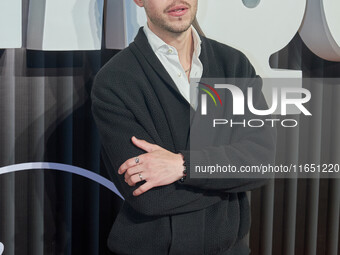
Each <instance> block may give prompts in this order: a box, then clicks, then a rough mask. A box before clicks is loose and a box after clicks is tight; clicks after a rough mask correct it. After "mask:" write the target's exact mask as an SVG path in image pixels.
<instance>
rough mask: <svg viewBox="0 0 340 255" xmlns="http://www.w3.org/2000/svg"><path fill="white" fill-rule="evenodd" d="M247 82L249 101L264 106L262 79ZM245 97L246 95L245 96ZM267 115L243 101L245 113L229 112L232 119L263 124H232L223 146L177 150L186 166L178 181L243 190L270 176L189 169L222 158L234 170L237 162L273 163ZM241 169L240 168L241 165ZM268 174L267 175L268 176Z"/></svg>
mask: <svg viewBox="0 0 340 255" xmlns="http://www.w3.org/2000/svg"><path fill="white" fill-rule="evenodd" d="M247 81H249V82H248V83H249V84H246V86H244V90H245V91H243V92H244V95H246V89H247V88H249V87H252V88H253V101H254V107H255V108H256V109H268V106H267V104H266V101H265V98H264V95H263V93H262V90H261V88H262V79H261V78H260V77H259V76H256V77H254V78H253V79H248V80H247ZM245 98H246V97H245ZM268 118H269V116H257V115H254V114H252V113H251V112H250V111H249V109H248V107H247V105H245V115H242V116H239V115H238V116H233V119H234V121H236V122H241V119H242V120H246V122H247V121H248V120H250V119H262V120H263V121H264V123H265V124H264V126H263V127H256V128H251V127H249V126H246V127H243V126H241V125H239V126H237V127H235V128H233V133H232V136H231V141H230V143H229V144H226V145H223V146H210V147H206V148H204V147H203V149H200V150H194V149H192V150H190V151H189V150H180V151H179V152H180V153H182V154H183V156H184V159H185V162H186V166H187V177H186V179H185V181H184V182H183V183H181V185H183V186H192V187H199V188H201V189H208V190H220V191H224V192H243V191H249V190H252V189H255V188H258V187H260V186H262V185H264V184H266V183H267V182H268V180H270V179H271V178H272V176H271V175H267V176H266V177H265V178H264V177H262V175H261V174H259V173H256V174H255V173H253V174H252V173H246V174H244V175H242V173H238V174H236V175H235V174H233V173H229V176H230V175H233V178H228V173H225V177H223V178H191V173H192V172H193V171H195V166H214V165H216V163H220V162H223V165H230V166H234V167H236V169H237V171H239V170H240V169H241V166H243V167H244V166H248V167H249V166H250V167H251V166H261V165H268V164H271V165H273V164H274V161H275V148H276V128H275V127H272V123H271V122H268V121H265V119H268ZM243 169H244V168H243ZM268 176H269V177H268Z"/></svg>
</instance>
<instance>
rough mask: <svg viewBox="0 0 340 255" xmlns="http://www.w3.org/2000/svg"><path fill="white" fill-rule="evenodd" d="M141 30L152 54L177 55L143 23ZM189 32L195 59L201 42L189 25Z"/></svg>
mask: <svg viewBox="0 0 340 255" xmlns="http://www.w3.org/2000/svg"><path fill="white" fill-rule="evenodd" d="M143 30H144V33H145V35H146V37H147V39H148V41H149V44H150V46H151V48H152V50H153V51H154V52H162V53H168V54H171V53H174V54H177V50H176V49H175V48H174V47H173V46H171V45H169V44H167V43H165V42H164V41H163V40H162V39H161V38H159V37H158V36H157V35H156V34H155V33H154V32H152V31H151V29H150V28H149V26H148V24H147V23H145V25H144V27H143ZM191 30H192V36H193V40H194V55H195V56H196V57H199V55H200V54H201V44H202V41H201V38H200V37H199V35H198V33H197V31H196V29H195V28H194V26H193V25H191ZM169 50H170V51H169Z"/></svg>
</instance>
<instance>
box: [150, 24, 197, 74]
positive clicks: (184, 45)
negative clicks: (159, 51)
mask: <svg viewBox="0 0 340 255" xmlns="http://www.w3.org/2000/svg"><path fill="white" fill-rule="evenodd" d="M148 27H149V28H150V30H151V31H152V32H153V33H155V34H156V35H157V36H158V37H159V38H161V39H162V40H163V41H164V42H165V43H167V44H169V45H171V46H173V47H174V48H176V50H177V52H178V56H179V60H180V62H181V64H182V66H183V68H184V69H185V70H186V69H188V68H189V67H190V65H191V61H192V55H193V52H194V43H193V39H192V29H191V27H189V29H188V30H186V31H184V32H182V33H173V32H170V31H166V30H164V29H161V28H159V27H157V26H154V25H153V24H152V22H150V21H148Z"/></svg>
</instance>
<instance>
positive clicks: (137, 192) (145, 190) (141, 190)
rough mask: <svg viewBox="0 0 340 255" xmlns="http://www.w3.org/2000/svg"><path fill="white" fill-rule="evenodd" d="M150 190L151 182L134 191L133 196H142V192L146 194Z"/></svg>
mask: <svg viewBox="0 0 340 255" xmlns="http://www.w3.org/2000/svg"><path fill="white" fill-rule="evenodd" d="M152 188H153V184H152V183H151V182H146V183H144V184H143V185H142V186H140V187H139V188H138V189H136V190H135V191H134V192H133V195H134V196H139V195H141V194H143V193H144V192H147V191H148V190H149V189H152Z"/></svg>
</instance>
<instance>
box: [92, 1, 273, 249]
mask: <svg viewBox="0 0 340 255" xmlns="http://www.w3.org/2000/svg"><path fill="white" fill-rule="evenodd" d="M134 1H135V3H136V4H137V5H138V6H140V7H144V8H145V11H146V14H147V24H146V25H145V26H144V27H142V28H140V30H139V32H138V34H137V36H136V38H135V40H134V42H133V43H131V44H130V45H129V47H127V48H126V49H124V50H123V51H121V52H120V53H118V54H117V55H115V56H114V57H113V58H112V59H111V60H110V61H109V62H108V63H107V64H106V65H105V66H104V67H103V68H102V69H101V70H100V71H99V73H98V74H97V76H96V79H95V82H94V87H93V90H92V100H93V109H92V110H93V114H94V117H95V120H96V123H97V126H98V129H99V132H100V136H101V141H102V146H103V147H102V158H103V161H104V164H105V166H106V168H107V170H108V172H109V174H110V177H111V179H112V181H113V182H114V183H115V185H116V187H117V188H118V189H119V191H120V192H121V193H122V195H123V196H124V198H125V201H124V203H123V206H122V208H121V209H120V212H119V214H118V216H117V218H116V220H115V223H114V225H113V227H112V230H111V233H110V236H109V239H108V245H109V248H110V249H111V250H112V251H113V252H115V253H116V254H147V255H150V254H157V255H162V254H195V255H198V254H239V255H243V254H249V248H248V246H247V244H246V243H245V241H244V237H245V236H246V235H247V233H248V231H249V227H250V219H249V217H250V215H249V202H248V200H247V196H246V194H245V191H248V190H251V189H253V188H257V187H260V186H261V185H263V184H264V183H265V181H264V180H258V179H195V178H190V171H189V170H190V165H193V164H194V163H195V161H194V160H193V159H190V157H191V156H192V155H193V153H194V152H193V151H190V142H189V141H188V140H189V133H190V128H191V127H190V113H195V109H197V100H196V101H195V100H192V98H191V97H190V93H189V91H190V89H189V86H190V85H189V81H190V80H191V79H192V78H206V77H241V78H242V77H243V78H254V77H256V74H255V71H254V68H253V67H252V66H251V64H250V63H249V61H248V60H247V58H246V57H245V56H244V55H243V54H242V53H240V52H239V51H237V50H235V49H233V48H230V47H228V46H226V45H223V44H220V43H218V42H216V41H213V40H210V39H207V38H205V37H204V36H199V35H198V34H197V31H196V30H195V29H194V28H193V26H192V22H193V21H194V18H195V16H196V12H197V0H186V1H178V0H162V1H160V0H134ZM246 86H253V89H254V101H255V104H256V105H257V106H258V107H265V102H264V98H263V95H262V93H261V86H260V84H259V83H254V84H247V85H244V87H242V88H241V89H242V90H245V89H246ZM195 102H196V103H195ZM230 108H231V104H230V103H229V102H227V104H226V106H225V109H227V110H226V111H228V112H231V111H230ZM219 138H220V141H221V143H220V144H219V145H221V146H216V147H210V148H209V149H208V148H205V149H202V150H197V151H195V155H196V156H197V158H198V159H199V160H200V161H201V162H210V159H211V158H212V157H213V155H220V156H221V157H224V158H226V159H227V160H228V162H229V163H230V164H234V165H241V164H243V163H245V164H246V163H249V158H252V160H253V159H255V161H258V162H261V163H271V162H272V161H273V159H274V154H275V150H274V147H275V143H274V141H275V134H274V132H273V131H272V130H270V129H269V128H268V127H267V126H264V127H263V128H260V129H258V130H257V131H256V132H254V131H253V130H250V129H247V128H244V129H240V128H238V129H236V130H234V129H227V131H226V132H223V134H221V136H220V137H219ZM203 140H204V139H203ZM195 158H196V157H195ZM252 162H253V161H252ZM258 162H255V163H258ZM185 165H186V166H185ZM186 169H187V170H186Z"/></svg>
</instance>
